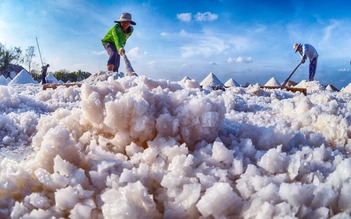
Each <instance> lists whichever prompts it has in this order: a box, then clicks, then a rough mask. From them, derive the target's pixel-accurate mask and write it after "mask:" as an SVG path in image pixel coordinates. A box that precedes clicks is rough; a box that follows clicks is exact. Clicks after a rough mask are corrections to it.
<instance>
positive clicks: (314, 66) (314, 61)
mask: <svg viewBox="0 0 351 219" xmlns="http://www.w3.org/2000/svg"><path fill="white" fill-rule="evenodd" d="M317 61H318V57H316V58H314V59H312V60H310V68H309V78H308V79H309V81H313V80H314V75H315V74H316V69H317Z"/></svg>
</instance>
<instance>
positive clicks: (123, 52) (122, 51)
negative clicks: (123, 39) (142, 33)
mask: <svg viewBox="0 0 351 219" xmlns="http://www.w3.org/2000/svg"><path fill="white" fill-rule="evenodd" d="M125 52H126V51H125V50H124V48H123V47H121V48H120V49H119V50H118V54H119V55H120V56H123V55H124V54H125Z"/></svg>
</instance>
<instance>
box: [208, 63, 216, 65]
mask: <svg viewBox="0 0 351 219" xmlns="http://www.w3.org/2000/svg"><path fill="white" fill-rule="evenodd" d="M208 64H210V65H217V63H216V62H209V63H208Z"/></svg>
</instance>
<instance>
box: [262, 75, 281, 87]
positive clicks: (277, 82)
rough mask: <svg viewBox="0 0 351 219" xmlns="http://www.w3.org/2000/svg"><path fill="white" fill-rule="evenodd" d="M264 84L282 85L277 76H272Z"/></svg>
mask: <svg viewBox="0 0 351 219" xmlns="http://www.w3.org/2000/svg"><path fill="white" fill-rule="evenodd" d="M264 86H280V82H279V81H278V80H277V79H276V78H275V77H272V78H271V79H269V81H267V83H266V84H265V85H264Z"/></svg>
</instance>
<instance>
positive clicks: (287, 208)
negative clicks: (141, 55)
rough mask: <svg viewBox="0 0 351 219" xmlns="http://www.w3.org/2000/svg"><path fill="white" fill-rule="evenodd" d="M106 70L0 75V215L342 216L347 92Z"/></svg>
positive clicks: (348, 208) (348, 176)
mask: <svg viewBox="0 0 351 219" xmlns="http://www.w3.org/2000/svg"><path fill="white" fill-rule="evenodd" d="M112 77H113V76H112ZM112 77H110V78H108V79H107V81H99V80H97V79H96V78H95V79H96V81H97V82H96V83H92V81H94V80H95V79H91V80H90V82H91V83H84V84H83V85H82V87H81V88H78V87H70V88H64V87H62V88H58V89H56V90H45V91H44V90H40V87H39V88H38V87H33V86H27V87H26V89H27V92H22V93H16V90H15V89H13V88H12V87H5V86H0V88H1V89H0V97H1V98H0V103H1V104H0V106H2V108H1V112H2V115H1V117H2V118H1V120H0V121H1V123H0V126H1V132H0V135H1V137H4V136H8V139H7V140H6V145H10V146H12V147H13V146H14V145H15V146H16V148H14V151H16V150H22V151H26V153H29V155H28V156H27V157H25V158H23V157H20V158H18V157H17V159H14V158H12V157H10V156H8V155H7V154H6V153H4V151H2V152H3V153H2V154H0V155H1V156H3V157H2V159H1V163H0V168H1V169H0V170H1V171H0V194H1V200H0V216H1V218H50V217H55V218H284V217H286V218H348V217H349V216H348V215H349V214H350V212H351V204H350V203H351V196H350V195H349V191H350V188H351V171H349V170H350V168H351V158H349V155H348V153H349V152H350V151H351V143H350V137H351V136H350V133H351V130H350V127H351V125H350V123H351V121H350V119H349V118H350V116H351V101H350V99H351V96H350V94H348V93H338V92H328V91H323V92H317V91H316V92H313V93H312V94H310V95H307V96H304V95H303V94H294V93H289V92H287V91H284V90H280V89H279V90H262V89H261V90H259V89H260V88H259V86H252V87H249V88H237V87H235V88H233V89H227V90H226V91H221V90H219V91H210V90H202V89H200V88H198V87H197V88H187V87H186V85H184V84H181V83H175V82H174V83H173V82H169V81H165V80H158V81H157V80H152V79H148V78H145V77H127V78H119V79H118V80H113V78H112ZM308 84H309V86H311V87H312V86H313V87H316V88H317V87H319V85H318V82H308ZM23 89H24V88H23ZM34 89H36V92H33V90H34ZM253 90H259V92H255V94H253V93H254V92H252V91H253ZM28 102H29V103H30V104H29V105H28V104H25V103H28ZM18 140H20V142H22V143H17V142H18ZM3 143H4V141H3Z"/></svg>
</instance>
